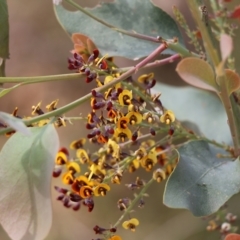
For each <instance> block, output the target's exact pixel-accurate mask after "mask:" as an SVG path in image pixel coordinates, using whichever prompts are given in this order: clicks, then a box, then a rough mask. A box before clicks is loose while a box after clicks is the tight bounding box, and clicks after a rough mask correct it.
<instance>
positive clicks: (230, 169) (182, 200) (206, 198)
mask: <svg viewBox="0 0 240 240" xmlns="http://www.w3.org/2000/svg"><path fill="white" fill-rule="evenodd" d="M218 152H220V153H222V152H221V150H219V149H218V150H217V149H216V148H213V147H210V146H209V145H208V144H207V143H206V142H204V141H193V142H190V143H188V144H186V145H184V146H183V147H181V148H179V154H180V161H179V164H178V165H177V167H176V169H175V170H174V172H173V173H172V175H171V176H170V178H169V179H168V182H167V184H166V188H165V194H164V204H165V205H167V206H168V207H171V208H186V209H189V210H190V211H191V212H192V213H193V214H194V215H195V216H198V217H199V216H206V215H209V214H212V213H214V212H216V211H217V210H218V209H219V208H220V207H221V206H222V205H223V204H224V203H226V201H227V200H228V199H229V198H230V197H232V196H233V195H234V194H236V193H238V192H239V191H240V174H239V172H240V161H239V160H236V161H232V160H231V159H229V160H228V159H224V158H217V157H216V153H218Z"/></svg>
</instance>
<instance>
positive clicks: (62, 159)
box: [55, 148, 68, 165]
mask: <svg viewBox="0 0 240 240" xmlns="http://www.w3.org/2000/svg"><path fill="white" fill-rule="evenodd" d="M67 162H68V151H67V149H66V148H62V149H60V150H59V151H58V153H57V155H56V157H55V164H57V165H64V164H66V163H67Z"/></svg>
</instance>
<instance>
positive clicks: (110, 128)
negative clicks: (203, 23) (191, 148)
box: [53, 48, 178, 239]
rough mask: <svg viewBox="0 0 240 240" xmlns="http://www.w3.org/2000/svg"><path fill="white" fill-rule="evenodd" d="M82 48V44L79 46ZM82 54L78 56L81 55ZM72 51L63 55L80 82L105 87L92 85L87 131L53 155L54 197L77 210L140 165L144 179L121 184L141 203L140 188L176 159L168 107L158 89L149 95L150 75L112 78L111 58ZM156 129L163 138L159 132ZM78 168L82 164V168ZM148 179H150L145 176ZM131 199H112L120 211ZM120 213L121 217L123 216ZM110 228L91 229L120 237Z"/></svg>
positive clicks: (163, 174) (129, 225)
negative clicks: (56, 184)
mask: <svg viewBox="0 0 240 240" xmlns="http://www.w3.org/2000/svg"><path fill="white" fill-rule="evenodd" d="M85 50H86V49H85ZM83 53H84V55H83ZM86 53H87V51H82V48H81V52H78V51H77V50H76V49H75V51H74V54H73V57H74V58H73V59H69V61H68V63H69V69H72V70H75V71H77V72H81V73H83V74H85V75H86V82H87V83H90V82H93V81H95V82H96V86H97V87H103V86H104V87H105V86H109V87H106V88H105V90H104V92H100V91H98V90H97V89H93V90H92V92H91V94H92V97H91V100H90V111H89V114H88V116H87V119H86V125H85V126H86V129H87V130H89V133H88V134H87V136H86V137H85V138H80V139H78V140H74V141H73V142H72V143H71V144H70V149H72V150H74V151H75V157H70V156H69V152H68V150H67V149H66V148H65V147H64V148H61V149H60V150H59V151H58V153H57V155H56V159H55V169H54V172H53V177H60V176H61V179H62V183H63V184H64V185H68V186H69V187H67V188H65V187H64V188H62V187H55V189H56V190H57V191H58V192H59V193H60V195H59V196H58V200H60V201H61V202H62V203H63V205H64V206H65V207H67V208H72V209H73V210H78V209H79V208H80V206H81V205H83V206H86V207H88V210H89V212H91V211H92V210H93V208H94V198H95V197H99V196H106V195H107V193H108V192H109V191H110V189H111V188H112V187H113V185H114V184H121V180H122V178H123V175H124V174H125V173H126V172H129V173H132V172H136V171H137V170H138V169H140V168H142V169H144V170H145V171H146V172H152V174H151V175H150V181H149V182H148V183H147V182H146V181H144V180H143V179H141V178H140V177H137V178H136V179H135V180H134V181H133V182H130V183H128V184H126V187H127V188H129V189H131V190H133V191H138V190H140V193H138V194H137V195H136V196H137V198H138V199H139V201H138V206H139V207H140V208H142V207H144V205H145V200H144V197H145V196H146V193H145V189H146V188H147V186H148V184H149V183H151V182H152V180H153V181H154V180H155V181H156V182H158V183H160V182H162V181H163V180H165V179H166V178H167V177H168V176H169V174H170V173H171V172H172V171H173V169H174V167H175V166H176V164H177V160H178V157H177V155H176V153H175V152H174V151H172V150H173V148H172V140H173V138H174V133H175V130H177V125H176V124H175V115H174V113H173V111H171V110H166V109H165V108H164V107H163V105H162V103H161V100H160V96H161V94H157V95H156V94H152V92H151V88H152V87H153V86H154V85H155V83H156V80H155V78H154V74H153V73H148V74H144V75H141V76H140V77H139V78H138V79H137V80H134V79H133V78H132V77H128V78H127V79H123V81H121V82H120V81H117V82H116V84H115V81H116V79H119V77H121V74H122V72H118V71H116V66H115V65H114V64H113V62H112V59H111V60H109V59H107V58H104V57H102V58H99V52H98V50H96V49H95V50H93V52H92V53H88V54H87V55H86ZM159 133H161V134H163V135H164V137H160V135H159ZM90 143H91V144H94V145H97V146H98V151H97V152H94V153H90V151H89V150H88V144H90ZM82 169H87V170H84V171H83V172H82ZM151 179H152V180H151ZM132 202H133V201H132V199H129V198H122V199H119V201H118V202H117V206H118V209H119V210H120V211H123V212H124V213H123V215H124V216H125V214H126V213H128V216H129V211H130V209H131V208H132V207H133V204H132ZM124 216H123V217H124ZM117 225H118V224H117ZM117 225H114V227H113V228H110V229H109V228H107V229H106V228H102V227H99V226H95V228H94V231H95V233H96V234H102V235H103V237H104V238H103V239H121V238H120V237H119V236H116V235H115V231H114V232H113V231H112V229H115V230H116V227H117ZM138 225H139V220H138V219H136V218H129V219H128V220H126V221H124V222H123V223H122V227H123V228H125V229H130V230H131V231H135V229H136V227H137V226H138Z"/></svg>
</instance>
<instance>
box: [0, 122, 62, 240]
mask: <svg viewBox="0 0 240 240" xmlns="http://www.w3.org/2000/svg"><path fill="white" fill-rule="evenodd" d="M31 133H32V134H31V136H30V137H26V136H24V135H22V134H21V133H19V132H18V133H15V134H14V135H13V136H12V137H10V139H9V140H8V141H7V142H6V144H5V145H4V147H3V149H2V151H1V152H0V189H1V194H0V212H1V214H0V223H1V224H2V226H3V228H4V230H5V231H6V232H7V234H8V235H9V236H10V238H11V239H12V240H20V239H21V240H29V239H31V240H42V239H44V238H45V237H46V235H47V234H48V232H49V230H50V227H51V224H52V206H51V190H50V189H51V178H52V171H53V168H54V158H55V155H56V153H57V150H58V149H59V139H58V135H57V132H56V130H55V128H54V126H52V125H46V126H44V127H41V128H31Z"/></svg>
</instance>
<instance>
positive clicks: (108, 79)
mask: <svg viewBox="0 0 240 240" xmlns="http://www.w3.org/2000/svg"><path fill="white" fill-rule="evenodd" d="M113 80H114V77H113V76H111V75H108V76H106V77H105V79H104V85H105V84H107V83H109V82H111V81H113ZM115 88H116V89H118V88H121V83H117V84H116V85H115Z"/></svg>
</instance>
